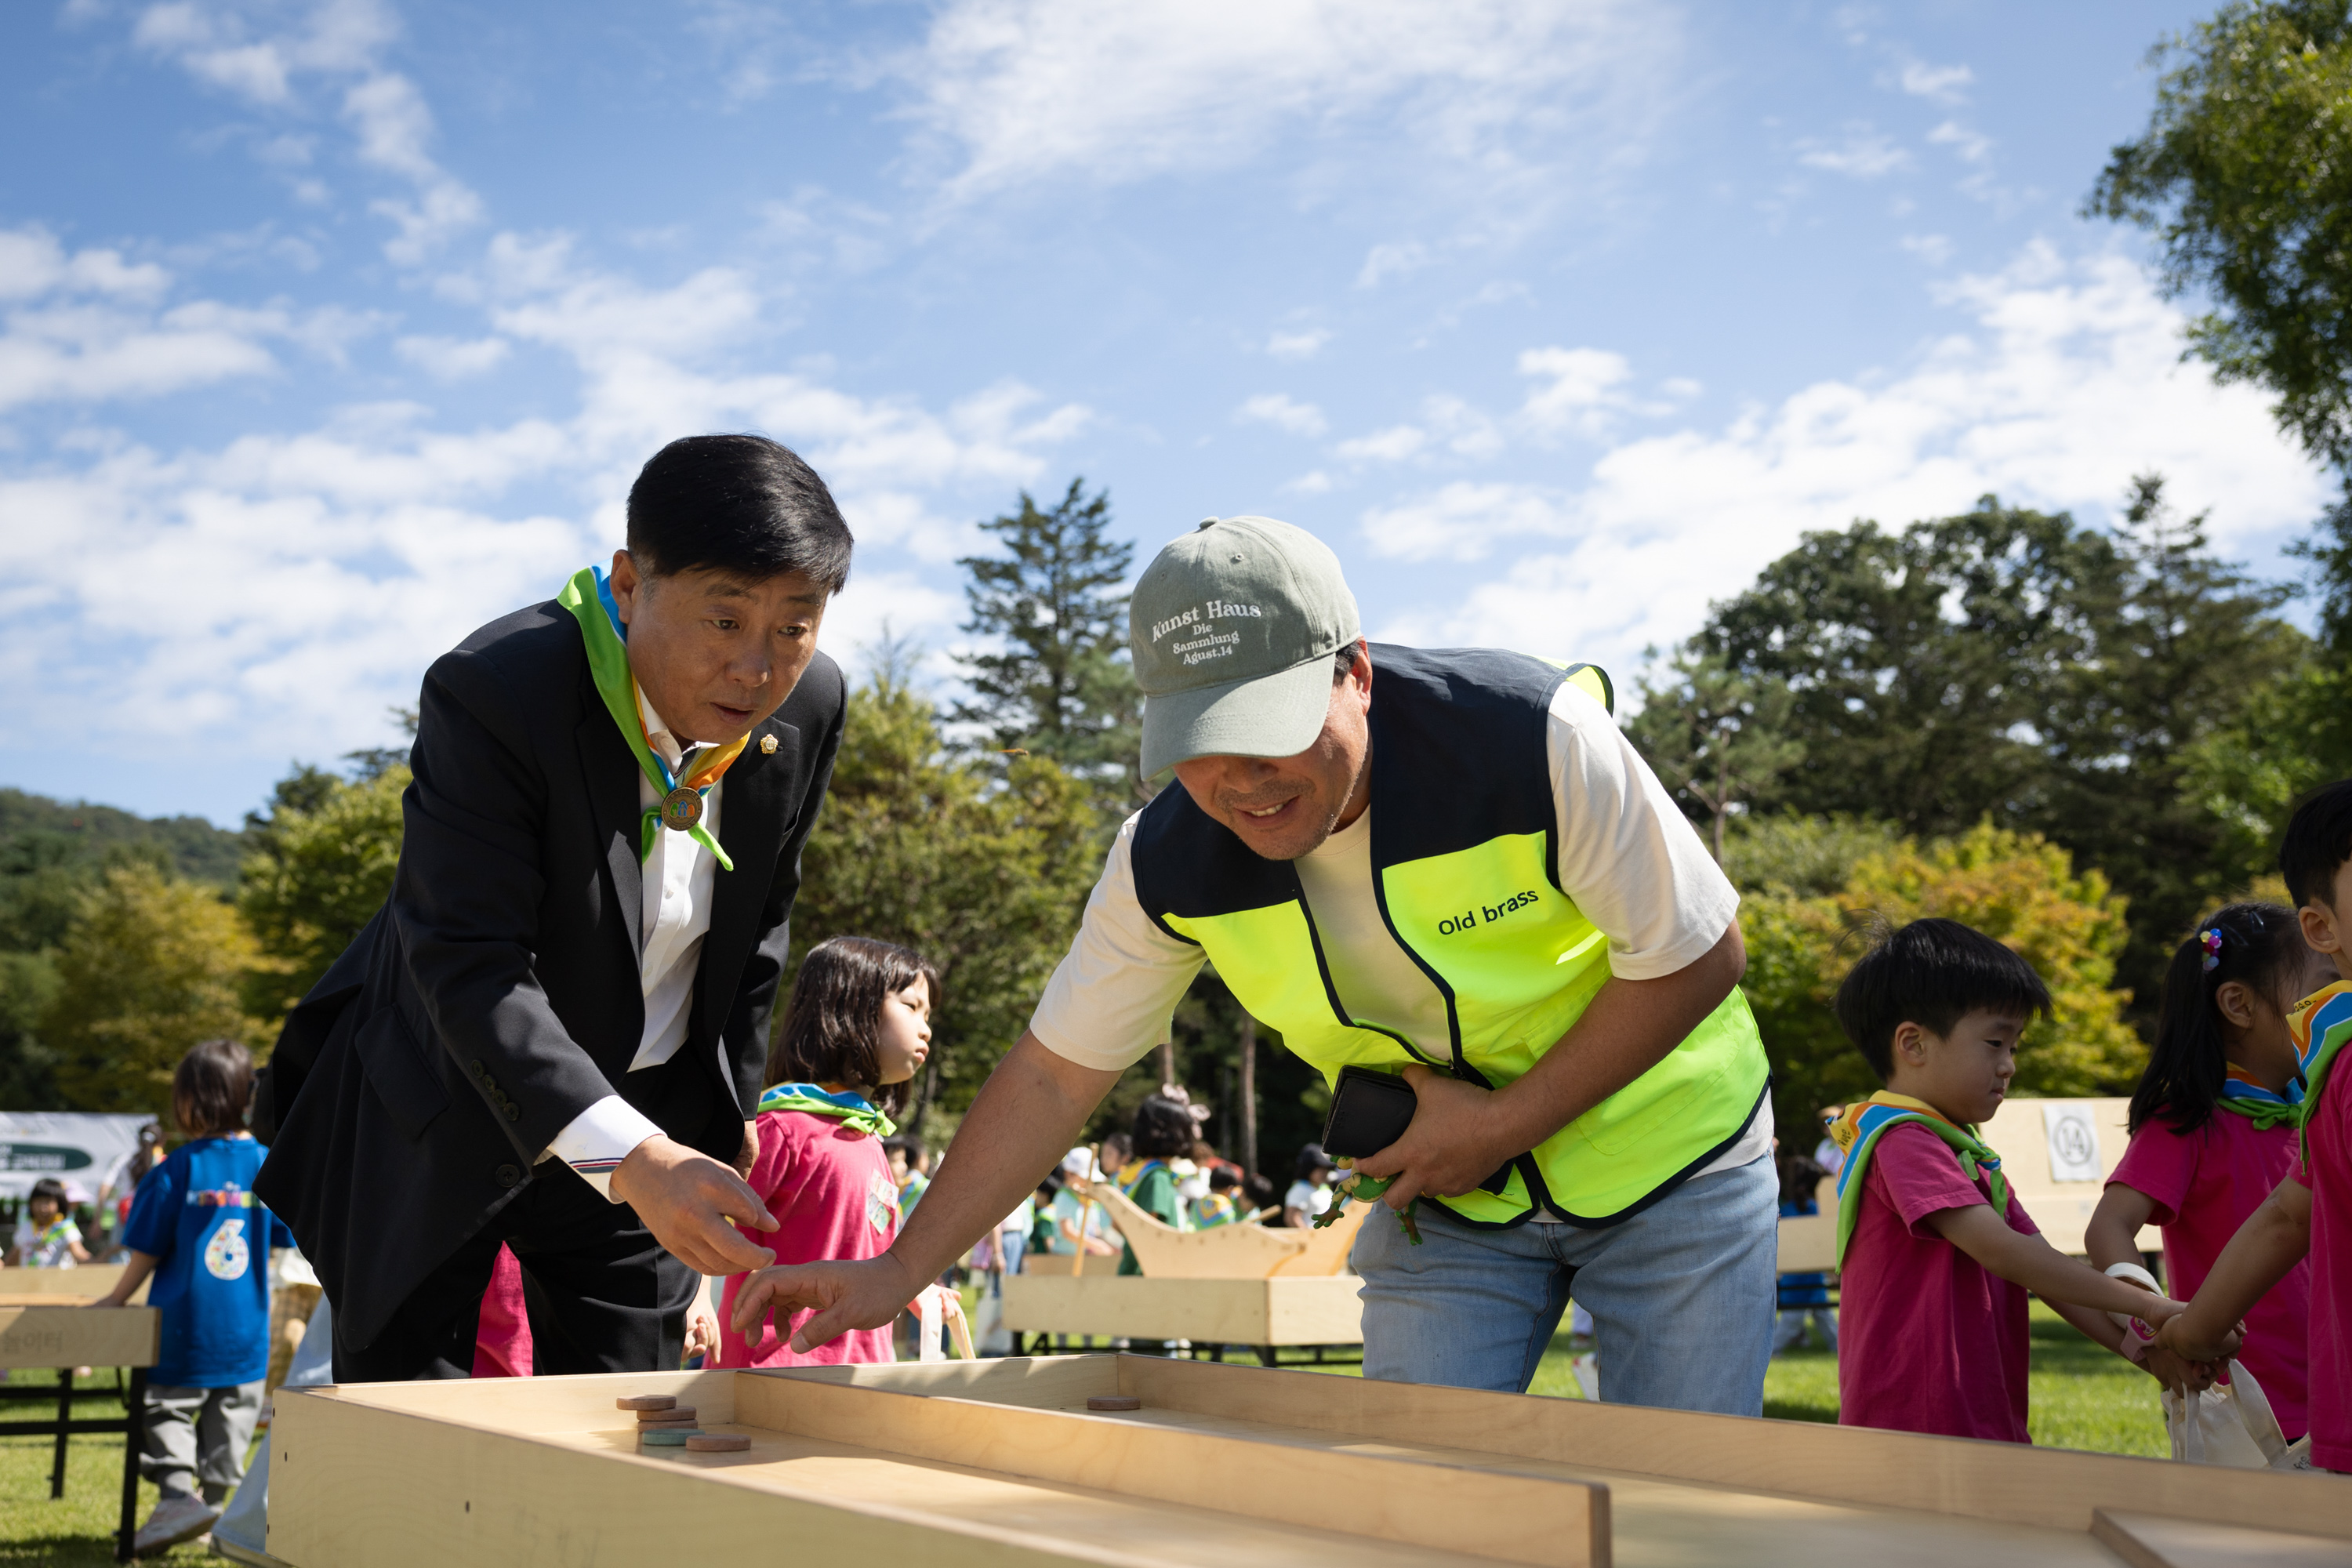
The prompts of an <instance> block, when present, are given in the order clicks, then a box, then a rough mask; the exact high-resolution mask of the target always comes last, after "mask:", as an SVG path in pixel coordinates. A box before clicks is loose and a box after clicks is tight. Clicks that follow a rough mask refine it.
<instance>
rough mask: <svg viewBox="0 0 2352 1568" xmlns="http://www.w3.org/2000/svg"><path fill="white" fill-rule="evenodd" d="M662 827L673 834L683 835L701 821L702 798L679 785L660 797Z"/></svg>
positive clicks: (684, 786)
mask: <svg viewBox="0 0 2352 1568" xmlns="http://www.w3.org/2000/svg"><path fill="white" fill-rule="evenodd" d="M661 819H662V826H664V827H667V828H668V829H669V830H670V831H671V832H673V833H684V832H687V831H688V830H689V829H690V828H692V827H693V826H694V825H695V824H696V823H698V822H700V821H701V820H702V796H701V795H700V794H699V793H698V792H697V791H694V790H691V789H688V787H687V786H686V785H684V784H680V785H678V786H677V788H676V789H674V790H672V791H670V792H669V793H668V794H667V795H664V796H662V803H661Z"/></svg>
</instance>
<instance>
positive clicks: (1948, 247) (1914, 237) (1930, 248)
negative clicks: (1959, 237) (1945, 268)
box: [1895, 234, 1952, 267]
mask: <svg viewBox="0 0 2352 1568" xmlns="http://www.w3.org/2000/svg"><path fill="white" fill-rule="evenodd" d="M1895 243H1896V244H1897V245H1900V246H1901V247H1903V248H1904V249H1906V250H1907V251H1909V252H1910V253H1911V254H1912V255H1914V256H1916V257H1917V258H1919V259H1920V260H1922V261H1924V262H1926V263H1927V265H1928V266H1930V267H1941V266H1942V265H1943V264H1944V263H1945V262H1947V261H1949V260H1950V259H1951V258H1952V242H1951V240H1950V238H1949V237H1947V236H1944V235H1940V234H1906V235H1905V236H1904V237H1902V238H1901V239H1899V240H1897V241H1895Z"/></svg>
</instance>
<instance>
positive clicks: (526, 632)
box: [256, 602, 846, 1346]
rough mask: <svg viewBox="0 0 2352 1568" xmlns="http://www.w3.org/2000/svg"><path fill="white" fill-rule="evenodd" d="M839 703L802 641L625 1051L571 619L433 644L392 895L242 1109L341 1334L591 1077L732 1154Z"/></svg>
mask: <svg viewBox="0 0 2352 1568" xmlns="http://www.w3.org/2000/svg"><path fill="white" fill-rule="evenodd" d="M845 707H846V697H845V688H844V683H843V680H842V677H841V671H840V669H839V668H838V667H836V666H835V664H834V662H833V661H832V660H831V659H830V658H826V657H825V656H824V655H823V654H821V653H820V654H818V655H817V656H816V657H815V658H814V659H813V660H811V662H810V664H809V667H808V668H807V669H806V670H805V671H804V672H803V674H802V676H801V679H800V684H799V685H798V686H797V687H796V688H795V689H793V694H792V695H791V696H790V697H789V698H787V699H786V700H785V701H784V703H783V705H782V707H781V708H779V709H778V710H776V712H775V713H774V715H773V716H772V717H771V718H770V719H769V720H768V721H766V722H765V723H763V724H761V726H760V728H759V729H758V730H757V731H754V732H753V734H752V738H751V744H750V745H748V746H746V747H745V748H744V750H743V752H742V754H741V756H740V757H739V758H738V759H737V761H736V763H735V764H734V766H733V767H732V768H730V770H729V771H728V773H727V775H726V783H725V785H724V789H723V793H722V795H721V804H720V811H719V842H720V843H721V844H722V845H724V846H725V847H726V849H727V853H728V856H729V858H730V859H732V860H733V861H734V863H735V868H734V869H733V870H732V871H729V870H726V869H723V868H722V869H719V870H718V871H717V872H716V875H715V878H714V885H713V892H712V902H711V911H710V929H709V934H708V935H707V936H705V937H704V939H703V943H702V952H701V955H700V972H699V973H698V977H697V980H696V985H695V993H694V1003H693V1009H692V1013H691V1016H690V1019H689V1022H688V1030H687V1038H686V1042H685V1043H684V1044H683V1045H681V1046H680V1047H678V1050H677V1054H676V1055H675V1056H673V1057H672V1058H670V1059H669V1061H667V1063H665V1064H664V1065H662V1066H661V1067H659V1068H648V1069H647V1070H646V1071H644V1072H637V1073H632V1072H630V1071H629V1070H628V1067H629V1063H630V1061H631V1059H632V1058H634V1057H635V1055H636V1051H637V1046H638V1041H639V1037H640V1036H641V1034H642V1033H643V1030H644V1026H645V1003H644V997H643V993H642V990H641V988H640V985H639V982H638V952H639V947H640V941H641V938H642V935H643V933H642V932H641V931H639V929H638V928H639V926H640V924H641V922H642V918H643V917H642V910H643V907H644V897H643V882H642V879H641V874H640V869H639V862H638V858H637V848H638V842H639V821H640V817H639V808H638V805H637V777H638V770H637V764H636V762H635V758H634V757H633V756H632V754H631V752H630V750H629V746H628V743H627V742H625V740H623V739H622V736H621V733H620V731H619V729H618V728H617V727H616V726H615V725H614V722H613V717H612V714H611V713H610V711H609V710H606V708H605V707H604V702H603V700H602V699H601V698H600V697H599V696H598V695H597V691H596V688H595V683H594V680H593V679H592V677H591V676H590V674H589V670H588V661H587V656H586V650H585V648H584V646H583V642H582V639H581V634H580V627H579V624H578V623H577V622H576V621H574V620H573V619H572V616H571V615H570V614H569V613H568V612H566V611H565V610H564V609H562V607H561V606H560V605H555V604H554V603H552V602H550V603H547V604H541V605H533V606H531V607H530V608H529V609H526V610H519V611H517V612H515V613H514V614H513V615H510V616H507V617H506V618H504V619H503V620H499V621H494V622H492V623H491V624H490V625H488V626H484V627H483V628H482V629H481V630H479V631H478V632H476V633H475V634H474V635H473V636H471V637H467V639H466V640H465V641H464V642H463V643H460V644H459V645H458V646H457V648H456V649H455V650H453V651H452V652H450V653H448V654H446V655H444V656H443V657H442V658H440V659H439V660H437V661H436V663H435V664H434V666H433V668H432V669H431V670H429V671H428V672H427V673H426V675H425V688H424V693H423V699H422V702H421V705H420V707H419V710H418V720H417V730H416V744H415V750H414V752H412V759H411V765H412V767H413V768H414V770H415V783H414V784H411V785H410V786H409V789H408V792H407V794H406V795H404V797H403V800H402V803H401V804H402V816H403V822H404V837H403V840H402V844H401V851H400V866H399V869H398V871H397V872H396V873H395V874H394V879H393V890H392V896H391V898H390V899H389V900H387V901H386V903H385V904H384V907H383V909H382V910H378V911H377V913H376V916H375V918H374V920H373V921H371V922H370V923H369V925H368V927H367V929H366V930H365V931H363V932H362V934H361V936H360V938H359V940H357V941H356V942H353V943H352V946H351V948H350V949H349V950H348V951H346V952H344V954H343V955H342V957H341V959H339V960H337V961H336V963H335V964H334V966H333V967H332V968H331V969H330V970H329V971H328V972H327V973H326V974H325V976H324V977H322V978H321V979H320V982H319V984H317V986H315V987H314V988H313V989H312V990H311V992H310V995H308V996H306V997H305V998H303V1000H302V1003H301V1005H299V1007H297V1008H296V1009H295V1011H294V1013H293V1014H292V1015H291V1016H289V1018H288V1020H287V1024H286V1028H285V1031H284V1033H283V1034H282V1035H281V1036H280V1037H279V1041H278V1048H277V1051H276V1053H275V1055H274V1057H273V1058H272V1062H271V1069H270V1075H269V1079H270V1081H269V1083H268V1093H267V1097H266V1102H265V1103H264V1104H262V1105H260V1106H258V1107H257V1121H258V1122H261V1123H263V1124H264V1128H265V1131H266V1133H267V1135H269V1136H270V1137H271V1144H270V1151H269V1156H268V1160H267V1161H266V1162H265V1163H264V1164H263V1166H262V1168H261V1173H260V1175H259V1177H258V1178H257V1181H256V1188H257V1192H258V1194H259V1195H260V1196H261V1198H262V1201H263V1202H265V1203H267V1204H268V1205H269V1206H270V1208H271V1209H273V1210H274V1211H276V1212H277V1213H278V1215H282V1216H283V1217H284V1218H285V1219H286V1221H287V1223H288V1224H289V1226H292V1227H293V1231H294V1235H295V1237H296V1238H297V1239H298V1240H299V1241H300V1243H301V1245H302V1250H303V1253H304V1255H305V1256H306V1257H308V1258H310V1261H311V1262H312V1263H313V1264H315V1265H316V1266H317V1268H318V1270H319V1276H320V1281H321V1282H322V1283H323V1284H324V1286H325V1287H326V1290H327V1294H328V1296H329V1297H330V1299H331V1300H333V1301H334V1303H335V1314H336V1331H337V1334H338V1336H339V1337H341V1338H343V1339H345V1340H346V1341H347V1342H350V1343H352V1344H354V1345H360V1346H364V1345H366V1344H369V1343H371V1342H373V1340H374V1339H375V1337H376V1335H377V1333H378V1332H379V1331H381V1330H382V1329H383V1325H384V1324H385V1323H386V1322H388V1321H390V1319H391V1316H392V1314H393V1313H394V1311H395V1310H397V1309H398V1308H399V1306H400V1304H401V1302H402V1301H403V1300H405V1299H406V1297H407V1296H408V1294H409V1293H410V1291H412V1290H413V1289H415V1288H416V1286H417V1285H418V1284H419V1283H420V1282H421V1281H422V1280H423V1279H425V1277H426V1276H427V1275H428V1274H429V1273H431V1272H432V1270H433V1269H434V1268H436V1266H437V1265H438V1264H440V1263H441V1262H442V1260H443V1259H445V1258H447V1257H448V1256H449V1254H450V1253H451V1251H452V1250H454V1249H455V1248H456V1247H457V1245H458V1243H460V1242H461V1241H463V1240H465V1239H466V1238H467V1237H469V1236H471V1235H473V1234H474V1232H475V1231H477V1230H478V1229H479V1228H480V1227H481V1226H482V1225H483V1224H484V1222H486V1221H487V1220H488V1218H489V1217H490V1216H491V1215H493V1214H495V1213H496V1212H497V1211H498V1210H499V1207H500V1206H502V1205H505V1204H506V1203H507V1202H509V1200H510V1199H511V1198H512V1197H513V1195H514V1194H516V1193H517V1192H520V1191H521V1190H522V1188H523V1186H524V1185H525V1184H528V1183H530V1182H531V1181H535V1180H536V1181H556V1182H574V1181H578V1180H579V1179H580V1178H579V1177H578V1176H576V1175H574V1174H573V1173H572V1172H571V1171H570V1170H569V1169H568V1168H566V1167H565V1166H564V1165H563V1164H562V1163H561V1162H551V1163H548V1164H545V1165H541V1166H538V1167H537V1169H536V1171H535V1172H534V1168H533V1165H534V1162H535V1161H536V1159H537V1158H538V1156H539V1154H540V1153H541V1152H542V1151H543V1150H545V1149H546V1147H547V1146H548V1144H549V1143H550V1142H552V1141H553V1140H554V1138H555V1136H556V1134H557V1133H559V1132H561V1131H562V1130H563V1129H564V1128H565V1127H566V1126H568V1125H569V1124H570V1123H571V1121H572V1119H573V1118H574V1117H576V1116H578V1115H579V1114H580V1113H581V1112H582V1111H583V1110H586V1109H587V1108H588V1107H589V1106H590V1105H592V1104H593V1103H594V1102H595V1101H597V1100H601V1099H603V1098H604V1097H605V1096H606V1095H608V1094H614V1093H617V1094H619V1095H621V1096H622V1098H624V1099H625V1100H627V1101H628V1102H629V1103H631V1104H632V1105H635V1107H637V1109H639V1110H642V1111H644V1112H645V1113H646V1115H647V1116H648V1117H650V1118H652V1120H653V1121H655V1122H656V1123H657V1124H659V1125H660V1127H661V1128H662V1130H663V1131H665V1132H667V1133H668V1134H669V1135H670V1136H671V1137H673V1138H676V1139H677V1140H678V1141H680V1142H685V1143H688V1144H690V1145H692V1146H693V1147H695V1148H698V1149H700V1150H703V1151H704V1152H708V1153H710V1154H713V1155H716V1156H718V1157H719V1158H720V1159H730V1158H732V1157H733V1156H734V1154H735V1153H736V1152H737V1150H738V1149H739V1147H740V1144H741V1142H742V1134H743V1122H744V1121H746V1120H747V1119H748V1118H749V1117H750V1116H751V1115H752V1114H753V1108H754V1107H755V1106H756V1104H757V1102H758V1100H759V1095H760V1089H761V1075H762V1073H763V1072H764V1070H765V1068H766V1065H767V1050H768V1019H769V1015H770V1012H771V1010H772V1008H773V1006H774V1005H775V999H776V985H777V980H778V977H779V975H780V974H781V973H782V969H783V964H784V953H785V948H786V945H787V943H788V942H789V941H790V932H789V921H790V918H791V914H792V907H793V896H794V895H795V894H796V893H797V892H798V891H799V889H800V857H801V847H802V845H803V843H805V842H806V840H807V838H808V834H809V829H810V827H811V826H813V825H814V822H815V820H816V816H817V810H818V807H819V805H821V804H822V803H823V801H824V790H825V784H826V782H827V780H828V779H829V778H830V777H831V775H832V773H833V760H834V754H835V751H836V750H837V748H838V747H839V745H840V742H841V727H842V719H843V715H844V712H845ZM770 736H772V737H773V738H774V739H775V742H776V746H775V750H774V751H773V752H765V751H763V750H762V749H761V746H762V742H763V740H764V739H765V738H766V737H770ZM657 831H667V829H657Z"/></svg>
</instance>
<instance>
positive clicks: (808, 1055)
mask: <svg viewBox="0 0 2352 1568" xmlns="http://www.w3.org/2000/svg"><path fill="white" fill-rule="evenodd" d="M918 980H920V981H922V982H923V983H924V989H925V991H926V993H927V994H928V1001H929V1012H930V1014H931V1016H937V1015H938V1013H939V1009H940V972H939V971H938V970H937V969H936V968H934V967H933V966H932V964H931V961H930V960H929V959H928V958H925V957H924V956H923V955H922V954H921V953H919V952H915V951H914V950H913V949H912V948H906V947H900V946H899V945H898V943H896V942H881V941H877V939H875V938H873V937H870V936H836V937H834V938H831V939H830V940H828V941H825V942H819V943H817V944H816V945H815V946H814V947H813V948H811V949H809V950H808V954H807V956H806V957H804V958H803V959H802V960H801V968H800V973H799V974H798V975H796V976H795V977H794V978H793V995H792V1000H791V1002H790V1003H789V1004H787V1005H786V1006H785V1010H784V1024H783V1027H782V1028H781V1029H779V1030H778V1031H777V1032H776V1043H775V1045H774V1046H773V1047H771V1048H770V1049H769V1052H768V1082H769V1083H770V1084H771V1085H774V1084H780V1083H795V1082H798V1083H821V1084H840V1085H844V1086H845V1087H847V1088H851V1089H856V1090H857V1091H858V1092H859V1093H861V1094H863V1095H865V1096H866V1099H868V1100H872V1101H873V1102H874V1103H875V1104H876V1105H877V1107H879V1108H880V1109H881V1110H883V1111H885V1112H886V1113H887V1114H889V1115H891V1116H897V1115H898V1114H899V1113H901V1112H902V1111H904V1110H906V1109H907V1105H908V1100H909V1099H910V1098H911V1089H910V1086H911V1085H912V1083H913V1081H914V1080H913V1079H900V1080H898V1082H895V1083H885V1082H883V1081H882V1079H883V1077H884V1074H883V1070H882V1067H881V1062H880V1058H879V1055H878V1053H877V1049H876V1047H877V1032H876V1022H877V1019H878V1018H880V1017H881V1016H882V1003H883V1001H884V999H885V998H887V997H890V996H895V995H897V994H899V993H901V992H904V991H906V990H907V989H908V987H909V986H911V985H913V984H915V982H916V981H918Z"/></svg>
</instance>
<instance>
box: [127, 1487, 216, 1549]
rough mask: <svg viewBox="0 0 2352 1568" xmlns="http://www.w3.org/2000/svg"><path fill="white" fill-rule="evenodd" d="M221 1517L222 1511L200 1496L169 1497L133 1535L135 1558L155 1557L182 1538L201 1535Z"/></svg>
mask: <svg viewBox="0 0 2352 1568" xmlns="http://www.w3.org/2000/svg"><path fill="white" fill-rule="evenodd" d="M219 1518H220V1510H218V1509H216V1508H214V1507H212V1506H210V1505H209V1504H207V1503H206V1502H205V1500H204V1499H202V1498H200V1497H167V1498H165V1499H163V1500H162V1501H160V1502H158V1503H157V1504H156V1505H155V1511H154V1512H153V1513H152V1514H150V1515H148V1516H147V1522H146V1524H145V1525H144V1526H143V1527H142V1528H141V1530H140V1531H139V1533H138V1534H137V1535H136V1536H134V1537H132V1538H131V1555H132V1556H133V1557H152V1556H154V1555H155V1554H156V1553H157V1552H163V1551H166V1550H168V1549H170V1548H172V1547H174V1546H177V1545H178V1544H179V1543H180V1542H183V1541H186V1540H188V1539H190V1538H191V1537H194V1536H198V1535H202V1534H203V1533H204V1532H205V1531H207V1530H210V1529H211V1528H212V1527H213V1524H214V1522H215V1521H216V1520H218V1519H219Z"/></svg>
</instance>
